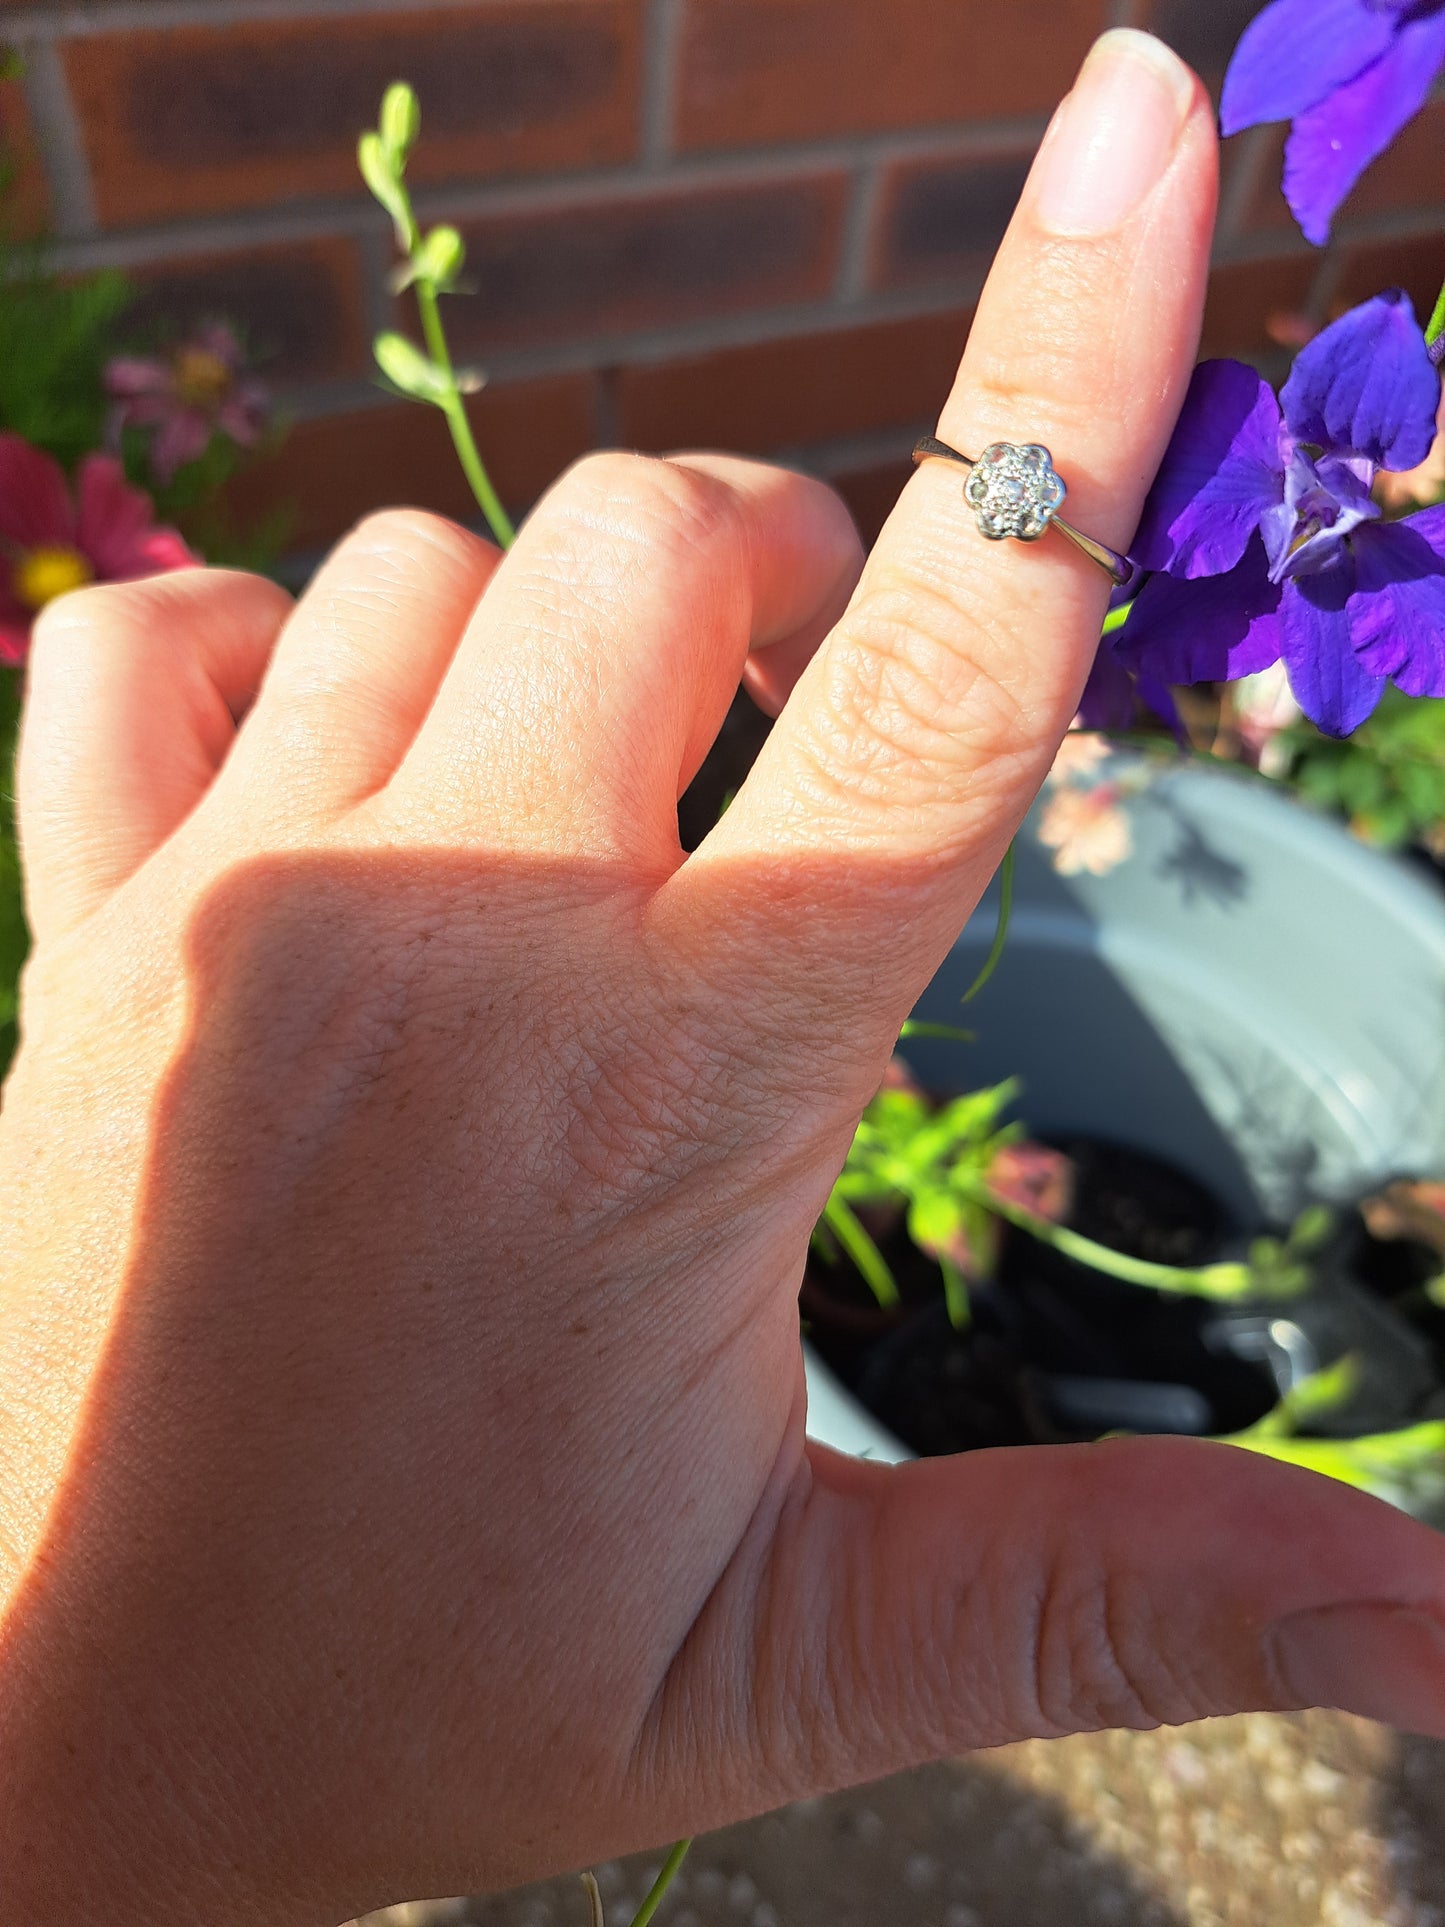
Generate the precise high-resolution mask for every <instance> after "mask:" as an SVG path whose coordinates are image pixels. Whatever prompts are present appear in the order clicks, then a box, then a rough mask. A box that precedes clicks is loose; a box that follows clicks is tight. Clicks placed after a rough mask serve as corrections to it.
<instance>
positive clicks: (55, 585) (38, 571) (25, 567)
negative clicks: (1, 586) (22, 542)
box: [11, 546, 95, 609]
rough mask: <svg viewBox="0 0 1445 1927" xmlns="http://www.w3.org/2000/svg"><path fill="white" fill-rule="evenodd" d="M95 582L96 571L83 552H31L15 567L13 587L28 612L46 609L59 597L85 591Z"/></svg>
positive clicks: (44, 550) (61, 550)
mask: <svg viewBox="0 0 1445 1927" xmlns="http://www.w3.org/2000/svg"><path fill="white" fill-rule="evenodd" d="M94 580H95V570H94V569H93V568H92V567H91V566H90V564H89V562H87V560H86V559H85V557H84V556H83V555H82V554H81V553H80V550H79V549H67V548H61V547H59V546H56V547H53V548H40V549H27V550H26V551H25V553H24V554H23V555H22V556H21V558H20V560H19V561H18V562H17V563H16V564H15V574H14V577H13V579H12V582H11V587H12V588H13V590H14V591H15V594H16V597H17V598H18V599H19V600H20V601H21V602H23V603H24V604H25V607H26V608H27V609H43V608H44V607H45V605H46V603H47V602H54V600H55V598H56V597H57V596H58V595H65V594H66V593H67V591H68V590H71V589H83V588H84V587H85V585H86V583H87V582H93V581H94Z"/></svg>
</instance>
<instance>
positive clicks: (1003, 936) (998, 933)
mask: <svg viewBox="0 0 1445 1927" xmlns="http://www.w3.org/2000/svg"><path fill="white" fill-rule="evenodd" d="M1017 856H1018V846H1017V844H1014V843H1010V844H1009V846H1008V848H1007V849H1006V850H1005V851H1004V853H1003V862H1002V863H1001V864H1000V865H999V871H998V927H997V929H995V931H994V933H993V946H992V948H991V949H990V951H989V953H988V955H987V957H985V958H984V963H983V969H982V970H980V971H979V973H978V975H977V976H976V977H975V978H974V980H973V982H972V983H971V984H970V985H969V987H968V989H967V990H966V991H965V992H964V993H963V1001H964V1003H966V1004H971V1003H972V1002H973V1000H974V998H975V997H976V996H977V995H978V993H979V992H980V991H981V990H982V989H983V987H984V985H985V984H986V983H987V982H988V980H989V978H990V977H992V975H993V973H994V972H995V971H996V970H997V969H998V967H999V964H1000V963H1001V962H1002V961H1003V953H1004V948H1005V946H1006V944H1007V943H1008V927H1009V920H1010V918H1011V917H1012V916H1013V906H1014V864H1015V862H1016V860H1017Z"/></svg>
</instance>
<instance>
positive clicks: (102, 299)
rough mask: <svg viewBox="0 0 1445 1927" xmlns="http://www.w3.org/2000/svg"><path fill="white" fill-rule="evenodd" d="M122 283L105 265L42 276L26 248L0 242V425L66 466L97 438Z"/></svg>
mask: <svg viewBox="0 0 1445 1927" xmlns="http://www.w3.org/2000/svg"><path fill="white" fill-rule="evenodd" d="M130 299H131V287H130V283H129V282H128V281H127V280H126V279H125V278H124V276H122V275H120V274H117V273H115V272H114V271H113V270H110V269H107V270H106V271H105V272H103V273H101V274H93V275H85V276H83V277H81V278H80V279H79V280H74V281H71V280H65V281H62V280H60V279H59V278H58V277H57V276H54V275H52V274H50V273H49V272H48V271H47V270H46V268H45V267H44V264H43V262H42V259H41V257H40V255H39V254H38V253H37V252H36V251H35V250H34V249H32V248H30V247H24V248H20V247H11V246H8V245H5V244H3V243H0V429H8V430H9V431H10V432H11V433H12V434H15V435H21V436H23V437H24V438H25V440H26V441H28V442H33V443H34V444H35V446H36V447H37V448H43V449H45V450H46V452H47V453H48V454H51V455H53V456H55V458H56V460H57V461H59V462H60V463H61V465H62V466H63V467H66V468H69V467H71V466H73V465H74V463H75V462H76V461H78V460H79V459H80V457H81V456H82V455H87V454H90V453H91V452H92V451H93V450H94V449H96V448H99V447H100V446H101V445H102V443H103V442H104V440H105V426H106V415H107V412H108V408H109V403H108V401H107V397H106V393H105V380H104V370H105V364H106V362H107V361H108V360H109V359H110V357H111V356H112V355H113V354H114V353H115V352H116V350H117V348H118V347H119V345H120V343H119V340H118V326H117V324H118V322H119V320H120V316H121V313H122V311H123V310H124V309H125V307H126V306H127V304H128V303H129V301H130Z"/></svg>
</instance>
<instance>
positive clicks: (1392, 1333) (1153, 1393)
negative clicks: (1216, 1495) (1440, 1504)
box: [801, 1140, 1445, 1456]
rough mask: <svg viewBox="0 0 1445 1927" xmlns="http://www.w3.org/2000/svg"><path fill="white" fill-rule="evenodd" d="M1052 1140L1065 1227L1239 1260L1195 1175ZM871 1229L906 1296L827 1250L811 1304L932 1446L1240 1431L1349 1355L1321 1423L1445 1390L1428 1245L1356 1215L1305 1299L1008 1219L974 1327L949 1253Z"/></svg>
mask: <svg viewBox="0 0 1445 1927" xmlns="http://www.w3.org/2000/svg"><path fill="white" fill-rule="evenodd" d="M1058 1148H1059V1149H1061V1150H1064V1151H1066V1152H1067V1153H1068V1155H1069V1157H1070V1158H1071V1160H1072V1161H1073V1163H1074V1168H1075V1172H1076V1200H1075V1205H1074V1209H1073V1213H1072V1215H1071V1217H1070V1220H1069V1222H1070V1224H1071V1226H1072V1227H1073V1228H1074V1229H1076V1230H1078V1231H1080V1232H1082V1233H1083V1234H1084V1235H1085V1236H1087V1237H1090V1238H1092V1239H1094V1240H1095V1241H1096V1242H1097V1243H1099V1244H1102V1245H1107V1246H1109V1247H1110V1248H1111V1249H1113V1250H1116V1251H1122V1252H1126V1253H1128V1254H1129V1255H1130V1256H1133V1257H1139V1258H1146V1259H1149V1260H1152V1261H1154V1262H1157V1263H1162V1264H1168V1265H1175V1266H1180V1265H1199V1264H1205V1263H1209V1262H1212V1261H1214V1260H1217V1259H1222V1258H1228V1257H1237V1256H1240V1255H1242V1253H1243V1250H1244V1248H1245V1244H1246V1242H1247V1241H1246V1240H1245V1239H1244V1238H1242V1236H1241V1232H1240V1227H1238V1226H1236V1225H1234V1224H1232V1223H1231V1222H1230V1221H1229V1219H1228V1217H1227V1215H1226V1213H1225V1212H1224V1211H1223V1209H1222V1208H1221V1207H1220V1205H1219V1204H1218V1202H1217V1201H1216V1200H1215V1199H1214V1198H1213V1197H1211V1196H1210V1194H1209V1193H1208V1192H1207V1191H1205V1190H1204V1189H1203V1188H1202V1187H1201V1186H1199V1185H1198V1184H1196V1183H1195V1182H1194V1181H1193V1180H1192V1179H1191V1178H1189V1177H1188V1176H1186V1175H1185V1174H1184V1173H1182V1172H1180V1171H1178V1170H1176V1169H1174V1168H1173V1167H1171V1166H1169V1165H1167V1164H1164V1163H1161V1162H1160V1161H1159V1160H1158V1159H1156V1158H1153V1157H1150V1156H1148V1155H1147V1154H1145V1153H1142V1152H1138V1151H1133V1150H1128V1149H1126V1148H1124V1147H1122V1146H1118V1145H1111V1144H1104V1143H1099V1142H1096V1141H1092V1140H1074V1141H1066V1142H1063V1143H1061V1144H1060V1145H1059V1146H1058ZM870 1229H872V1231H873V1232H874V1235H875V1236H876V1237H878V1238H879V1242H880V1244H881V1247H882V1249H883V1251H884V1253H885V1255H886V1256H887V1257H888V1259H889V1262H890V1264H891V1265H892V1267H893V1269H894V1274H895V1276H896V1277H897V1279H898V1282H899V1286H900V1290H901V1292H902V1296H903V1300H904V1303H903V1307H902V1309H901V1310H900V1311H897V1312H893V1313H887V1312H883V1311H880V1309H879V1308H878V1307H877V1305H876V1304H875V1302H874V1300H873V1298H872V1296H871V1294H870V1293H869V1291H868V1289H867V1286H866V1285H865V1284H864V1283H863V1281H862V1280H861V1279H860V1278H859V1277H858V1276H857V1275H856V1273H854V1272H853V1271H852V1269H851V1267H850V1266H848V1265H847V1264H846V1262H840V1263H839V1264H838V1265H836V1266H833V1267H828V1266H825V1265H822V1264H820V1263H814V1264H813V1265H812V1266H811V1267H810V1270H809V1274H808V1278H807V1281H806V1283H805V1286H804V1290H803V1294H802V1300H801V1304H802V1311H803V1317H804V1321H805V1325H806V1328H807V1331H808V1336H809V1338H810V1341H811V1342H812V1344H813V1345H814V1347H815V1348H816V1349H817V1350H818V1352H819V1353H820V1354H821V1356H822V1357H823V1358H824V1360H825V1361H826V1362H827V1363H828V1364H829V1365H830V1366H831V1367H832V1368H833V1370H834V1371H835V1372H836V1373H837V1374H838V1376H839V1377H840V1378H841V1379H842V1380H843V1382H844V1383H845V1384H846V1385H848V1386H849V1387H850V1388H851V1389H852V1390H853V1391H854V1392H855V1393H856V1394H857V1396H858V1397H859V1398H860V1399H861V1400H862V1402H863V1403H864V1404H865V1405H866V1406H867V1407H868V1408H869V1410H870V1411H872V1412H873V1413H874V1414H875V1416H876V1417H877V1418H879V1419H880V1420H881V1421H882V1422H883V1424H885V1425H886V1426H887V1427H888V1428H889V1429H890V1431H892V1432H893V1433H895V1434H896V1436H897V1437H899V1438H900V1439H902V1440H903V1442H904V1443H905V1444H906V1445H908V1446H909V1447H910V1448H911V1449H912V1450H913V1451H915V1452H918V1453H920V1454H922V1455H924V1456H933V1455H937V1454H942V1453H949V1452H960V1451H970V1450H974V1449H977V1448H980V1447H987V1446H1000V1445H1026V1444H1059V1443H1071V1442H1077V1441H1081V1440H1086V1439H1095V1438H1099V1437H1101V1436H1103V1435H1104V1434H1105V1433H1107V1432H1111V1431H1128V1432H1141V1433H1142V1432H1173V1433H1184V1434H1189V1435H1195V1436H1205V1435H1209V1434H1217V1433H1224V1432H1233V1431H1238V1430H1240V1429H1241V1428H1242V1427H1244V1426H1246V1425H1250V1424H1252V1423H1253V1422H1254V1421H1255V1420H1256V1419H1259V1418H1262V1417H1263V1416H1264V1414H1265V1413H1266V1412H1267V1411H1269V1410H1270V1409H1271V1408H1272V1407H1273V1406H1274V1405H1275V1404H1276V1403H1277V1402H1278V1400H1279V1398H1280V1397H1281V1395H1282V1394H1283V1393H1284V1392H1285V1391H1287V1390H1288V1389H1289V1388H1290V1387H1291V1386H1292V1385H1294V1384H1297V1383H1299V1382H1300V1381H1301V1380H1302V1379H1304V1378H1307V1377H1308V1376H1310V1375H1311V1373H1313V1372H1315V1371H1317V1370H1319V1369H1320V1368H1321V1367H1324V1366H1327V1365H1330V1364H1333V1363H1334V1362H1335V1361H1336V1360H1337V1359H1339V1358H1341V1357H1342V1356H1343V1355H1344V1354H1345V1353H1346V1352H1349V1353H1351V1354H1352V1355H1353V1356H1354V1357H1355V1358H1356V1360H1357V1361H1358V1362H1359V1365H1360V1382H1359V1386H1358V1389H1357V1391H1356V1392H1355V1394H1354V1396H1353V1397H1352V1398H1351V1399H1350V1400H1349V1402H1348V1403H1347V1404H1346V1405H1344V1406H1342V1407H1340V1408H1338V1409H1337V1410H1335V1411H1333V1412H1331V1413H1330V1414H1328V1415H1327V1416H1325V1417H1322V1418H1321V1420H1320V1421H1319V1422H1318V1424H1317V1425H1316V1426H1315V1428H1314V1429H1315V1430H1316V1431H1318V1432H1319V1433H1321V1434H1325V1435H1332V1436H1351V1435H1357V1434H1360V1433H1364V1432H1373V1431H1383V1430H1387V1429H1390V1428H1391V1427H1394V1426H1399V1425H1405V1424H1409V1423H1411V1422H1412V1421H1414V1420H1415V1419H1418V1418H1420V1417H1423V1416H1426V1415H1434V1412H1435V1406H1436V1404H1437V1403H1442V1402H1441V1395H1440V1392H1439V1387H1440V1385H1441V1384H1442V1382H1445V1313H1441V1312H1439V1311H1437V1310H1435V1309H1434V1308H1433V1307H1431V1306H1430V1305H1429V1304H1428V1301H1425V1300H1424V1299H1423V1298H1422V1296H1421V1293H1420V1286H1421V1284H1422V1283H1423V1282H1424V1279H1425V1278H1427V1277H1429V1276H1431V1275H1433V1270H1432V1268H1431V1262H1432V1254H1429V1253H1422V1251H1421V1249H1420V1248H1419V1247H1416V1246H1408V1245H1403V1244H1382V1243H1380V1242H1378V1241H1377V1240H1375V1239H1374V1238H1372V1237H1371V1236H1370V1235H1369V1234H1368V1232H1366V1230H1365V1228H1364V1226H1363V1224H1362V1223H1361V1222H1360V1221H1359V1220H1358V1218H1356V1217H1355V1216H1354V1215H1353V1214H1351V1216H1350V1218H1349V1220H1348V1223H1347V1225H1346V1227H1345V1228H1344V1229H1343V1230H1342V1231H1341V1232H1340V1233H1338V1234H1337V1236H1336V1237H1335V1239H1334V1240H1333V1241H1332V1243H1331V1245H1330V1246H1329V1247H1328V1248H1327V1249H1326V1250H1325V1251H1324V1252H1323V1253H1322V1254H1321V1255H1320V1257H1319V1259H1318V1260H1317V1261H1316V1279H1315V1283H1314V1286H1313V1287H1312V1289H1311V1291H1310V1292H1309V1294H1308V1295H1307V1296H1306V1297H1304V1298H1302V1299H1291V1300H1288V1301H1284V1300H1281V1301H1279V1302H1277V1303H1264V1302H1254V1303H1250V1304H1248V1305H1243V1306H1224V1305H1219V1304H1215V1303H1212V1302H1210V1301H1207V1300H1202V1299H1197V1298H1186V1297H1174V1296H1172V1295H1168V1294H1165V1293H1161V1292H1155V1291H1149V1290H1143V1289H1141V1288H1139V1287H1137V1286H1132V1285H1124V1284H1120V1283H1118V1282H1117V1281H1115V1280H1113V1279H1110V1278H1106V1277H1104V1276H1102V1275H1101V1274H1099V1273H1098V1272H1095V1271H1092V1270H1090V1269H1088V1268H1086V1267H1084V1266H1081V1265H1078V1264H1075V1263H1074V1262H1072V1261H1071V1260H1069V1259H1066V1258H1062V1257H1060V1256H1059V1255H1058V1254H1057V1253H1055V1252H1053V1251H1051V1250H1049V1249H1048V1248H1047V1247H1046V1246H1044V1245H1041V1244H1039V1243H1038V1242H1037V1240H1035V1239H1032V1238H1030V1237H1028V1236H1027V1235H1026V1234H1024V1233H1021V1232H1010V1233H1008V1235H1007V1237H1006V1241H1005V1244H1004V1248H1003V1256H1002V1261H1001V1263H1000V1266H999V1273H998V1277H997V1279H996V1280H995V1281H994V1282H993V1283H991V1284H990V1285H988V1286H986V1287H975V1289H974V1291H973V1294H972V1304H971V1322H970V1324H969V1326H968V1328H967V1329H966V1330H964V1331H961V1332H960V1331H955V1330H954V1328H953V1327H952V1325H951V1324H950V1323H949V1319H948V1315H947V1311H946V1309H945V1306H944V1303H943V1297H942V1281H941V1278H940V1276H939V1273H938V1270H937V1267H936V1266H935V1265H934V1264H933V1263H932V1262H931V1261H930V1260H929V1259H927V1258H925V1257H924V1256H923V1255H922V1254H921V1253H920V1252H918V1251H917V1250H916V1249H915V1248H914V1247H913V1246H911V1245H910V1244H909V1243H908V1241H907V1238H906V1235H905V1234H904V1232H903V1230H902V1228H901V1226H894V1227H891V1228H890V1227H884V1226H880V1225H878V1224H876V1223H875V1224H874V1225H872V1226H871V1227H870ZM1422 1268H1423V1269H1422ZM1442 1409H1445V1403H1442Z"/></svg>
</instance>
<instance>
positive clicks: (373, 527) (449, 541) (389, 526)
mask: <svg viewBox="0 0 1445 1927" xmlns="http://www.w3.org/2000/svg"><path fill="white" fill-rule="evenodd" d="M346 547H347V548H348V549H351V550H353V551H354V552H356V553H360V554H367V555H375V556H398V555H400V556H414V555H416V554H417V553H418V551H421V552H423V553H427V552H429V554H430V556H431V557H432V558H434V557H435V556H436V554H437V553H438V552H440V554H441V555H442V556H444V557H446V558H447V559H449V560H456V561H458V562H461V563H464V564H467V565H470V566H475V565H476V563H478V562H479V561H480V560H482V559H483V558H487V557H490V556H491V555H493V554H494V553H495V550H494V548H493V545H492V544H491V543H490V542H485V541H483V540H482V538H481V537H480V536H478V535H473V534H472V532H471V530H470V529H464V528H463V527H462V526H461V525H460V523H458V522H452V521H449V520H448V519H447V517H446V516H444V515H433V514H432V513H431V512H430V511H429V510H427V509H374V510H372V512H371V513H370V514H369V515H365V516H363V517H362V519H361V520H360V521H359V522H358V523H357V525H356V527H355V528H354V529H353V530H352V531H351V534H350V535H349V536H348V537H347V540H346Z"/></svg>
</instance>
